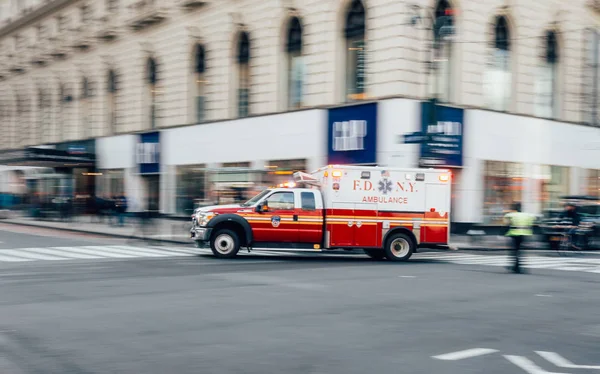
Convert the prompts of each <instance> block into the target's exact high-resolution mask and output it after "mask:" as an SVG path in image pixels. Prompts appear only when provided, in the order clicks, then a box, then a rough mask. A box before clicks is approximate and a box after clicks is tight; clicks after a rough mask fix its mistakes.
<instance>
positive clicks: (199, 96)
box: [193, 44, 207, 123]
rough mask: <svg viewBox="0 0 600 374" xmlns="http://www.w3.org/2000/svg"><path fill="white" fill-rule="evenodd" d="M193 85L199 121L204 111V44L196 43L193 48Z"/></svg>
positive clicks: (202, 119)
mask: <svg viewBox="0 0 600 374" xmlns="http://www.w3.org/2000/svg"><path fill="white" fill-rule="evenodd" d="M194 50H195V51H194V73H193V74H194V77H193V78H194V82H195V83H194V87H195V95H194V97H195V113H196V116H195V117H196V122H197V123H200V122H203V121H204V118H205V116H204V112H205V105H204V103H205V95H206V83H207V82H206V77H205V74H204V73H205V71H206V60H205V57H204V53H205V50H204V46H203V45H201V44H197V45H196V48H195V49H194Z"/></svg>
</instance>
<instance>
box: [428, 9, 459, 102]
mask: <svg viewBox="0 0 600 374" xmlns="http://www.w3.org/2000/svg"><path fill="white" fill-rule="evenodd" d="M454 23H455V22H454V9H453V8H452V6H451V5H450V3H449V2H448V0H438V2H437V5H436V7H435V23H434V25H433V42H434V43H433V45H434V57H433V58H434V68H435V76H434V82H433V84H434V88H433V92H434V94H435V96H436V97H437V99H438V100H440V101H443V102H448V101H450V100H451V93H452V81H453V79H452V66H453V63H452V58H453V51H452V49H453V48H452V44H453V43H452V37H453V35H454V33H455V31H454Z"/></svg>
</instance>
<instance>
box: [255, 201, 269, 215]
mask: <svg viewBox="0 0 600 374" xmlns="http://www.w3.org/2000/svg"><path fill="white" fill-rule="evenodd" d="M256 211H257V212H258V213H262V212H268V211H269V205H268V204H267V202H266V201H263V202H262V203H260V204H258V205H257V206H256Z"/></svg>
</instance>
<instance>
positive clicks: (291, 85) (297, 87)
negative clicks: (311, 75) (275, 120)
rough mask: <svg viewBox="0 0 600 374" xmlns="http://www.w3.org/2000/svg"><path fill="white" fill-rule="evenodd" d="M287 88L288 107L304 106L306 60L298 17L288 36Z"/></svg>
mask: <svg viewBox="0 0 600 374" xmlns="http://www.w3.org/2000/svg"><path fill="white" fill-rule="evenodd" d="M286 52H287V74H288V79H287V85H288V87H287V90H288V95H287V97H288V103H287V105H288V108H289V109H298V108H301V107H302V94H303V85H304V61H303V58H302V25H301V24H300V20H299V19H298V17H293V18H292V19H291V21H290V24H289V27H288V37H287V45H286Z"/></svg>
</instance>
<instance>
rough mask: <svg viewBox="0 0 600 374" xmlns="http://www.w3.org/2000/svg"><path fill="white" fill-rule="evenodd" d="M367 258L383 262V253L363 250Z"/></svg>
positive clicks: (377, 250)
mask: <svg viewBox="0 0 600 374" xmlns="http://www.w3.org/2000/svg"><path fill="white" fill-rule="evenodd" d="M363 250H364V251H365V253H366V254H367V256H369V257H371V258H372V259H373V260H383V259H384V258H385V252H384V251H383V250H381V249H363Z"/></svg>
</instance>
